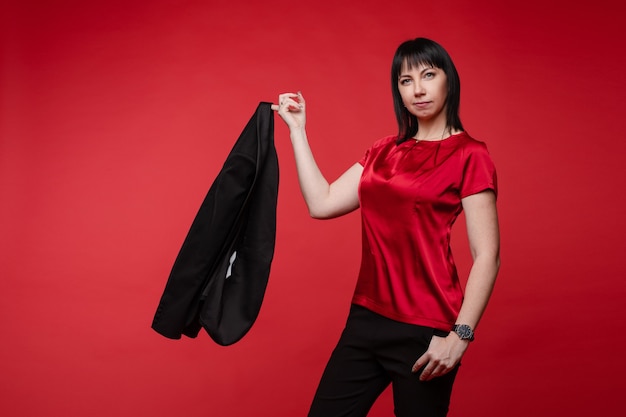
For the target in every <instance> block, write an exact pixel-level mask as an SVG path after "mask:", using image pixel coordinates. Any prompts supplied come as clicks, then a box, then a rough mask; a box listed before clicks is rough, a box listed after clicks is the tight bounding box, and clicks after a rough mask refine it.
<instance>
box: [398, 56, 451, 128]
mask: <svg viewBox="0 0 626 417" xmlns="http://www.w3.org/2000/svg"><path fill="white" fill-rule="evenodd" d="M398 90H399V91H400V96H401V97H402V103H403V104H404V106H405V107H406V108H407V110H408V111H409V112H410V113H411V114H413V115H414V116H416V117H417V119H418V120H419V121H427V120H429V121H432V120H435V119H437V118H439V117H443V118H444V119H445V117H446V112H445V108H446V98H447V97H448V77H447V76H446V73H445V72H444V71H443V70H442V69H440V68H435V67H429V66H426V65H422V64H420V65H419V66H417V67H413V68H411V69H409V68H408V66H407V65H406V63H405V64H404V65H403V66H402V71H401V72H400V76H399V77H398Z"/></svg>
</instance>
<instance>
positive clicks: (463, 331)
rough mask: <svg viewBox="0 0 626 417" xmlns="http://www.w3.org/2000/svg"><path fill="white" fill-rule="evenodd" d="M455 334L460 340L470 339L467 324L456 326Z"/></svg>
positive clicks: (470, 334) (469, 330) (470, 332)
mask: <svg viewBox="0 0 626 417" xmlns="http://www.w3.org/2000/svg"><path fill="white" fill-rule="evenodd" d="M455 332H456V334H458V335H459V337H460V338H461V339H471V338H472V333H473V332H472V329H471V328H470V327H469V326H468V325H467V324H461V325H458V326H456V329H455Z"/></svg>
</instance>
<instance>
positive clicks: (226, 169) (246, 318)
mask: <svg viewBox="0 0 626 417" xmlns="http://www.w3.org/2000/svg"><path fill="white" fill-rule="evenodd" d="M277 198H278V158H277V155H276V148H275V147H274V114H273V111H272V110H271V103H260V104H259V106H258V107H257V109H256V112H255V113H254V115H253V116H252V118H251V119H250V121H249V122H248V124H247V125H246V127H245V129H244V130H243V132H242V133H241V135H240V136H239V139H238V140H237V142H236V143H235V145H234V147H233V149H232V150H231V152H230V154H229V155H228V158H227V159H226V162H225V163H224V166H223V167H222V169H221V171H220V172H219V174H218V176H217V177H216V178H215V181H214V182H213V184H212V185H211V188H210V189H209V192H208V194H207V196H206V197H205V199H204V201H203V203H202V205H201V206H200V209H199V211H198V214H197V215H196V217H195V220H194V221H193V223H192V225H191V229H190V230H189V233H188V234H187V237H186V238H185V241H184V243H183V245H182V248H181V249H180V252H179V253H178V256H177V258H176V261H175V262H174V266H173V267H172V270H171V273H170V276H169V278H168V280H167V284H166V286H165V290H164V292H163V295H162V297H161V301H160V303H159V306H158V308H157V310H156V313H155V316H154V320H153V322H152V328H153V329H154V330H156V331H157V332H158V333H160V334H161V335H163V336H165V337H169V338H172V339H180V337H181V335H183V334H184V335H185V336H188V337H196V336H197V335H198V333H199V331H200V329H201V328H204V329H205V330H206V331H207V332H208V334H209V335H210V336H211V338H212V339H213V340H214V341H215V342H217V343H218V344H220V345H224V346H225V345H230V344H232V343H235V342H237V341H238V340H240V339H241V338H242V337H243V336H244V335H245V334H246V333H247V332H248V330H249V329H250V327H252V324H253V323H254V321H255V320H256V318H257V316H258V313H259V310H260V308H261V303H262V301H263V297H264V294H265V289H266V287H267V282H268V278H269V272H270V266H271V262H272V258H273V256H274V243H275V239H276V204H277Z"/></svg>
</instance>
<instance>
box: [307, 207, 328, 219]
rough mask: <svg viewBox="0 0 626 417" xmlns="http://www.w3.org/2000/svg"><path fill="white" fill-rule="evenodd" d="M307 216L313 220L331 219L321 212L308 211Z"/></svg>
mask: <svg viewBox="0 0 626 417" xmlns="http://www.w3.org/2000/svg"><path fill="white" fill-rule="evenodd" d="M309 216H311V218H312V219H315V220H325V219H329V218H330V217H331V216H329V215H328V214H326V213H324V212H322V211H319V210H312V209H309Z"/></svg>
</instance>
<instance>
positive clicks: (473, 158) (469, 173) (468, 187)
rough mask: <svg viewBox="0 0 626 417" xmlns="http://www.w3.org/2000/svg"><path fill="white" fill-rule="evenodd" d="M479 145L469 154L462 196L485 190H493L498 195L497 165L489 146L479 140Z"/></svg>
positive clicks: (465, 167) (464, 172)
mask: <svg viewBox="0 0 626 417" xmlns="http://www.w3.org/2000/svg"><path fill="white" fill-rule="evenodd" d="M477 145H478V146H476V147H473V149H472V150H471V151H470V152H469V154H468V155H467V159H466V161H465V166H464V169H463V180H462V183H461V198H464V197H467V196H470V195H472V194H477V193H480V192H481V191H485V190H493V192H494V193H495V194H496V196H497V195H498V181H497V176H496V167H495V165H494V163H493V161H492V159H491V156H490V155H489V151H488V150H487V146H486V145H485V144H484V143H482V142H478V144H477Z"/></svg>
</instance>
